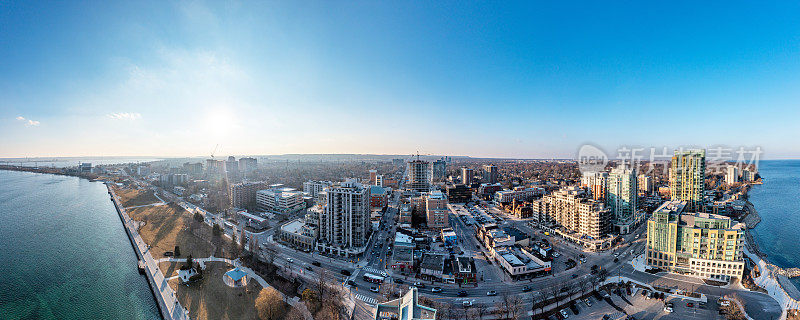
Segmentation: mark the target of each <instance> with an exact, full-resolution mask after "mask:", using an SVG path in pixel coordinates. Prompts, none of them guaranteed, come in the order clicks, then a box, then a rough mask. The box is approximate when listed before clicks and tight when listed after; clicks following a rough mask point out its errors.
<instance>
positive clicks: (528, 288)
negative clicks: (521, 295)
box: [522, 286, 531, 292]
mask: <svg viewBox="0 0 800 320" xmlns="http://www.w3.org/2000/svg"><path fill="white" fill-rule="evenodd" d="M530 291H531V287H529V286H524V287H522V292H530Z"/></svg>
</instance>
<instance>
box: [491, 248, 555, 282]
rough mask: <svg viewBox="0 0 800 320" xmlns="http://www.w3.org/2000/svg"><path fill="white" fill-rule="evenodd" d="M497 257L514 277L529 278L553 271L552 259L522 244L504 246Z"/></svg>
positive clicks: (516, 278)
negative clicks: (540, 255)
mask: <svg viewBox="0 0 800 320" xmlns="http://www.w3.org/2000/svg"><path fill="white" fill-rule="evenodd" d="M495 258H496V260H497V262H498V263H499V264H500V266H501V267H502V268H503V271H505V272H506V273H507V274H508V275H509V276H510V277H511V278H512V279H514V280H519V279H529V278H533V277H538V276H544V275H547V274H549V273H550V271H551V261H550V260H549V259H546V258H544V257H539V256H537V254H536V253H535V252H534V251H532V250H530V249H527V250H526V249H525V248H523V247H520V246H509V247H504V248H502V249H500V250H498V251H497V253H496V254H495Z"/></svg>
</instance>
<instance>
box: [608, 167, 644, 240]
mask: <svg viewBox="0 0 800 320" xmlns="http://www.w3.org/2000/svg"><path fill="white" fill-rule="evenodd" d="M638 182H639V181H638V179H637V177H636V170H635V169H627V168H624V167H619V168H616V169H613V170H611V173H610V174H609V175H608V193H607V195H606V205H607V206H608V208H609V209H610V210H611V212H612V214H613V218H612V219H613V220H614V232H616V233H618V234H628V233H630V232H631V231H632V230H631V229H632V228H633V227H634V226H635V225H636V222H637V215H636V209H637V207H638V204H637V200H638V199H639V188H638V186H637V184H638Z"/></svg>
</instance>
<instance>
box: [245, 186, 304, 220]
mask: <svg viewBox="0 0 800 320" xmlns="http://www.w3.org/2000/svg"><path fill="white" fill-rule="evenodd" d="M256 204H257V206H258V209H259V210H262V211H265V212H269V213H275V214H292V213H295V212H298V211H300V210H303V209H305V201H304V200H303V193H302V192H299V191H296V190H295V189H293V188H284V187H283V185H282V184H273V185H271V186H269V189H266V190H259V191H257V192H256Z"/></svg>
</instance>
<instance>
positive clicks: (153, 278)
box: [105, 183, 188, 320]
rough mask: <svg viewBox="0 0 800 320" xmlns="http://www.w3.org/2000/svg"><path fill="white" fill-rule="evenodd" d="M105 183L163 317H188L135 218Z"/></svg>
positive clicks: (167, 319) (167, 318) (166, 319)
mask: <svg viewBox="0 0 800 320" xmlns="http://www.w3.org/2000/svg"><path fill="white" fill-rule="evenodd" d="M105 185H106V188H107V189H108V194H109V196H110V197H111V202H113V203H114V206H115V207H116V208H117V213H118V214H119V217H120V219H121V220H122V224H123V227H124V228H125V232H126V233H127V234H128V239H130V241H131V244H132V245H133V246H134V249H135V250H134V251H136V255H137V257H139V259H140V260H139V262H141V263H142V264H143V266H144V273H145V276H146V277H147V280H148V283H149V284H150V289H151V290H152V291H153V296H154V297H155V299H156V301H157V302H158V306H159V311H161V317H162V318H163V319H165V320H169V319H187V318H188V315H187V311H186V308H184V307H183V306H182V305H181V304H180V302H178V300H177V297H176V296H175V291H173V290H172V288H171V287H170V286H169V285H168V284H167V281H166V279H165V277H164V275H163V274H162V273H161V270H160V269H159V268H158V262H157V261H156V260H155V259H154V258H153V256H152V255H151V254H150V250H149V248H148V247H147V244H146V243H145V242H144V240H142V238H141V236H139V234H138V232H137V231H136V228H135V226H132V225H131V223H132V222H133V220H132V219H131V218H130V217H129V216H128V214H127V212H126V211H125V207H123V206H122V205H121V204H120V203H119V198H118V197H117V194H116V193H115V192H114V190H113V189H112V188H111V185H110V184H109V183H105ZM142 246H144V248H142ZM137 267H138V266H137ZM159 284H161V285H160V286H159ZM168 299H171V301H169V302H168V301H167V300H168Z"/></svg>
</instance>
